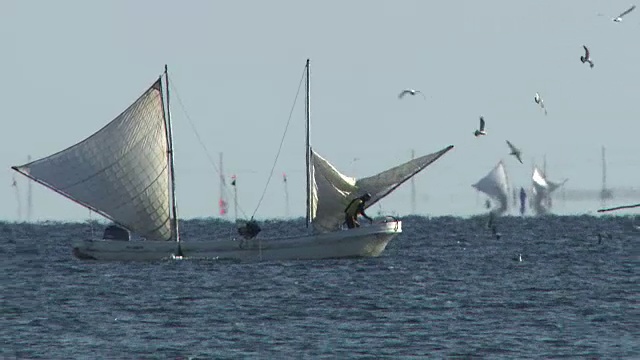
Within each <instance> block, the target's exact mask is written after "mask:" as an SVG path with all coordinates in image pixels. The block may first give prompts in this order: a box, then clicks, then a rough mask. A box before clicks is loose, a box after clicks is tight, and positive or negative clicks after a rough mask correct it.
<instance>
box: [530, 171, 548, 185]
mask: <svg viewBox="0 0 640 360" xmlns="http://www.w3.org/2000/svg"><path fill="white" fill-rule="evenodd" d="M531 179H532V180H533V184H534V185H535V186H537V187H539V188H542V189H548V188H549V184H548V183H547V179H545V178H544V176H542V173H541V172H540V170H538V168H537V167H534V168H533V175H532V176H531Z"/></svg>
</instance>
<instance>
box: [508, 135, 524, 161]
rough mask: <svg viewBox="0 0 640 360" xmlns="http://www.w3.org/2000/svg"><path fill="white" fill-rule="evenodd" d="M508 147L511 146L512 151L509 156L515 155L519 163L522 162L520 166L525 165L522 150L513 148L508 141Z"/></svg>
mask: <svg viewBox="0 0 640 360" xmlns="http://www.w3.org/2000/svg"><path fill="white" fill-rule="evenodd" d="M507 145H509V149H510V150H511V152H510V153H509V155H513V156H515V157H516V159H518V161H520V164H523V162H522V158H521V156H522V151H520V149H518V148H517V147H515V146H513V144H512V143H511V142H510V141H509V140H507Z"/></svg>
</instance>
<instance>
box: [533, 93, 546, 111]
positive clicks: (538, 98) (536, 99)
mask: <svg viewBox="0 0 640 360" xmlns="http://www.w3.org/2000/svg"><path fill="white" fill-rule="evenodd" d="M533 100H534V101H535V102H536V104H538V105H540V108H541V109H542V110H544V114H545V115H547V109H546V108H545V107H544V100H543V99H542V97H541V96H540V94H538V93H536V96H535V97H534V98H533Z"/></svg>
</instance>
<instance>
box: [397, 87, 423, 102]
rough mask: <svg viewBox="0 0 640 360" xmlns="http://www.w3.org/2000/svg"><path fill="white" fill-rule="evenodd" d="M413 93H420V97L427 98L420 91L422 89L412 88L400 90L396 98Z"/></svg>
mask: <svg viewBox="0 0 640 360" xmlns="http://www.w3.org/2000/svg"><path fill="white" fill-rule="evenodd" d="M407 94H409V95H415V94H420V95H422V97H423V98H424V99H425V100H427V97H426V96H424V94H423V93H422V91H420V90H414V89H404V90H402V92H401V93H400V94H398V99H402V98H403V97H404V96H405V95H407Z"/></svg>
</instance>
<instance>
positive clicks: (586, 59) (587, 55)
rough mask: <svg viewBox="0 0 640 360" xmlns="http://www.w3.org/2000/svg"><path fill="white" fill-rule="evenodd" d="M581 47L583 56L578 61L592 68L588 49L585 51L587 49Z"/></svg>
mask: <svg viewBox="0 0 640 360" xmlns="http://www.w3.org/2000/svg"><path fill="white" fill-rule="evenodd" d="M582 47H583V48H584V56H580V61H582V63H583V64H584V63H586V62H588V63H589V65H591V67H592V68H593V61H591V55H590V54H589V49H587V47H586V46H584V45H582Z"/></svg>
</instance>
